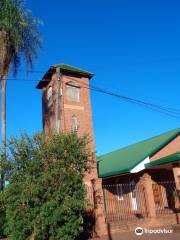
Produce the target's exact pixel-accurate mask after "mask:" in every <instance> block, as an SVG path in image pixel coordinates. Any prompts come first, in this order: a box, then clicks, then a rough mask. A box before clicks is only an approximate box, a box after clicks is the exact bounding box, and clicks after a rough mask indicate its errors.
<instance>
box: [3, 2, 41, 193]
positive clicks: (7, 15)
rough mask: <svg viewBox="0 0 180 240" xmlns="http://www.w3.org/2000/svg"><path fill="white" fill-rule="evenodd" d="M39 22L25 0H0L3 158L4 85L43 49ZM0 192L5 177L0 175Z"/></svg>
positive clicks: (4, 148) (4, 130)
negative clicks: (25, 3) (10, 76)
mask: <svg viewBox="0 0 180 240" xmlns="http://www.w3.org/2000/svg"><path fill="white" fill-rule="evenodd" d="M39 24H40V20H39V19H37V18H35V17H34V16H33V15H32V13H31V11H30V10H29V9H27V8H25V6H24V0H0V82H1V93H2V96H1V98H2V101H1V104H2V107H1V117H2V123H1V124H2V155H6V83H7V79H8V75H9V72H10V69H11V68H12V70H13V73H14V76H16V74H17V72H18V68H19V65H20V62H21V60H22V59H23V60H24V61H25V64H26V66H27V69H32V67H33V61H34V60H35V59H37V51H38V49H39V48H41V47H42V45H41V36H40V32H39V30H38V26H39ZM1 180H2V181H1V189H2V188H3V187H2V185H3V184H4V177H3V174H2V173H1ZM2 183H3V184H2Z"/></svg>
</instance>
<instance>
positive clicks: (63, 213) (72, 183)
mask: <svg viewBox="0 0 180 240" xmlns="http://www.w3.org/2000/svg"><path fill="white" fill-rule="evenodd" d="M86 145H87V138H85V137H78V136H77V135H76V134H75V133H72V134H69V135H67V134H61V135H51V136H45V135H43V134H36V135H34V136H33V137H32V138H30V137H28V136H27V135H22V136H21V137H20V139H16V138H13V139H11V141H10V152H11V154H10V155H9V156H8V161H9V162H10V163H11V169H10V178H9V185H8V187H6V189H5V190H4V193H3V194H4V197H5V199H6V233H7V235H8V236H9V239H12V240H24V239H37V240H41V239H42V240H45V239H52V240H56V239H58V240H59V239H61V240H73V239H75V238H76V237H78V236H79V234H80V233H81V232H82V231H83V213H84V209H85V207H86V202H85V189H84V184H83V176H84V174H85V172H86V171H87V170H88V169H89V166H88V165H89V161H88V159H90V153H89V151H88V150H87V148H86ZM0 199H1V198H0ZM0 211H1V208H0Z"/></svg>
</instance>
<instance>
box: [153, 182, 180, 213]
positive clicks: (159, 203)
mask: <svg viewBox="0 0 180 240" xmlns="http://www.w3.org/2000/svg"><path fill="white" fill-rule="evenodd" d="M152 189H153V195H154V203H155V210H156V215H157V216H158V215H162V214H172V213H176V212H178V211H179V210H180V191H178V190H177V188H176V183H175V182H173V181H166V182H156V183H153V184H152Z"/></svg>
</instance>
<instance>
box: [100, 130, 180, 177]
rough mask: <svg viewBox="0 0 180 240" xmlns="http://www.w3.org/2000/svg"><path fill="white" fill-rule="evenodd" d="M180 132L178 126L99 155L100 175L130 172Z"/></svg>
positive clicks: (107, 175)
mask: <svg viewBox="0 0 180 240" xmlns="http://www.w3.org/2000/svg"><path fill="white" fill-rule="evenodd" d="M179 134H180V128H177V129H174V130H171V131H169V132H166V133H163V134H161V135H158V136H155V137H152V138H149V139H147V140H144V141H141V142H138V143H136V144H132V145H129V146H127V147H125V148H122V149H119V150H117V151H113V152H110V153H107V154H105V155H102V156H100V157H98V158H97V160H98V173H99V177H102V178H103V177H109V176H115V175H119V174H123V173H128V172H130V171H131V170H132V169H133V168H134V167H135V166H137V165H138V164H139V163H141V162H142V161H143V160H144V159H145V158H147V157H149V156H152V155H153V154H154V153H156V152H157V151H158V150H160V149H161V148H163V147H164V146H165V145H166V144H167V143H168V142H170V141H171V140H172V139H174V138H175V137H176V136H178V135H179Z"/></svg>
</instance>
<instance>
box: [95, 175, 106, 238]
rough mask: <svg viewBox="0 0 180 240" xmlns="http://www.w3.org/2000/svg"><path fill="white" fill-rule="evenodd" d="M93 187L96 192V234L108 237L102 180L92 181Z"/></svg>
mask: <svg viewBox="0 0 180 240" xmlns="http://www.w3.org/2000/svg"><path fill="white" fill-rule="evenodd" d="M92 186H93V192H94V212H95V233H96V234H97V235H98V236H99V237H101V236H104V235H107V224H106V222H105V209H104V196H103V191H102V179H100V178H97V179H92Z"/></svg>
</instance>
